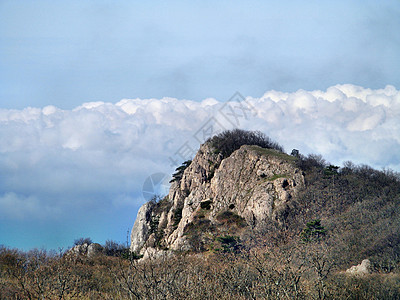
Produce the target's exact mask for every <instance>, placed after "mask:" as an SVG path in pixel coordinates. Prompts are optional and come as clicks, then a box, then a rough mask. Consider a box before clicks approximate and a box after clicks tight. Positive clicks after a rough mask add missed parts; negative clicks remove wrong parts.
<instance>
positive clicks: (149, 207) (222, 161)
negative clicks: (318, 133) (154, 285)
mask: <svg viewBox="0 0 400 300" xmlns="http://www.w3.org/2000/svg"><path fill="white" fill-rule="evenodd" d="M294 160H295V158H294V157H293V156H289V155H287V154H285V153H282V152H280V151H277V150H272V149H265V148H260V147H258V146H248V145H245V146H242V147H241V148H240V149H238V150H236V151H234V152H233V153H232V154H231V155H230V156H229V157H226V158H224V157H223V156H222V155H221V154H220V153H218V150H217V149H215V148H213V147H212V146H211V145H210V144H209V143H205V144H203V145H202V146H201V147H200V150H199V151H198V153H197V154H196V156H195V158H194V159H193V161H192V162H191V164H190V165H189V166H187V168H186V169H185V170H184V171H183V174H182V177H181V178H180V179H177V180H176V181H174V182H172V184H171V187H170V191H169V194H168V196H167V197H165V198H164V199H163V200H161V201H160V202H158V203H154V202H149V203H146V204H144V205H143V206H142V207H141V208H140V210H139V212H138V216H137V218H136V221H135V224H134V226H133V228H132V233H131V251H133V252H136V253H141V254H144V253H145V252H146V251H147V252H149V251H153V252H154V251H155V250H150V249H156V250H157V251H161V250H163V251H165V250H176V251H190V250H202V249H203V248H204V246H205V245H206V244H207V242H212V241H213V239H215V237H216V236H217V235H219V234H221V233H222V232H223V233H229V234H232V233H234V234H239V233H240V231H241V229H242V228H244V227H247V226H252V227H256V226H257V225H258V224H260V223H262V221H263V220H265V219H266V218H269V219H272V220H275V221H276V222H280V223H284V222H285V215H287V213H288V210H289V209H290V205H291V203H292V200H293V199H294V197H295V196H296V194H297V193H298V192H299V190H300V189H301V188H302V187H303V186H304V177H303V174H302V172H301V171H300V170H299V169H298V168H296V166H295V164H294ZM203 250H204V249H203Z"/></svg>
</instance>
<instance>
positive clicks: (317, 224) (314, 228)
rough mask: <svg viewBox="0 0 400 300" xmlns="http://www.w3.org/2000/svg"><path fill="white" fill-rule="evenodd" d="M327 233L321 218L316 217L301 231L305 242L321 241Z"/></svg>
mask: <svg viewBox="0 0 400 300" xmlns="http://www.w3.org/2000/svg"><path fill="white" fill-rule="evenodd" d="M325 235H326V229H325V228H324V226H322V225H321V220H319V219H316V220H313V221H311V222H308V223H307V224H306V228H304V229H303V231H302V232H301V238H302V240H303V242H306V243H308V242H313V241H319V240H321V239H322V238H323V237H325Z"/></svg>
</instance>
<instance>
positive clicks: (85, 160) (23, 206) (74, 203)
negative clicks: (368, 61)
mask: <svg viewBox="0 0 400 300" xmlns="http://www.w3.org/2000/svg"><path fill="white" fill-rule="evenodd" d="M227 100H228V99H227ZM235 127H240V128H243V129H249V130H260V131H262V132H264V133H266V134H267V135H268V136H270V137H271V138H272V139H274V140H276V141H277V142H278V143H280V144H282V145H283V146H284V147H285V149H286V151H287V152H290V151H291V149H293V148H296V149H299V150H300V152H301V153H303V154H309V153H317V154H322V155H323V156H324V158H326V159H327V160H328V161H330V162H332V163H334V164H339V165H340V164H341V163H342V162H343V161H347V160H351V161H353V162H355V163H366V164H369V165H371V166H373V167H376V168H383V167H389V168H392V169H394V170H396V171H400V152H399V151H398V150H399V149H400V91H398V90H396V88H394V87H393V86H386V87H385V88H384V89H379V90H372V89H367V88H362V87H359V86H354V85H350V84H346V85H336V86H332V87H330V88H328V89H327V90H326V91H319V90H316V91H304V90H299V91H297V92H294V93H283V92H279V91H269V92H266V93H265V94H264V95H263V96H262V97H260V98H251V97H247V98H245V99H244V98H243V99H242V98H241V97H240V95H239V94H236V95H235V96H234V97H233V98H232V99H230V101H227V102H218V101H217V100H215V99H211V98H210V99H205V100H203V101H202V102H195V101H190V100H177V99H173V98H163V99H124V100H121V101H119V102H118V103H115V104H112V103H104V102H91V103H85V104H82V105H81V106H79V107H76V108H75V109H73V110H62V109H59V108H57V107H55V106H46V107H44V108H31V107H28V108H25V109H23V110H9V109H0V137H1V138H0V153H1V155H0V175H1V181H0V225H1V226H0V227H3V228H6V227H7V226H8V227H9V226H11V225H10V224H24V222H30V223H32V222H33V223H32V224H35V222H36V223H40V224H41V226H44V225H43V224H53V223H54V222H58V223H57V224H59V225H58V226H59V229H57V228H56V229H54V230H55V235H57V232H58V231H60V232H61V231H63V230H64V229H62V226H70V227H71V230H70V231H68V233H63V234H65V238H64V240H63V238H60V237H59V236H58V238H57V240H56V241H54V242H53V244H52V243H51V242H48V241H45V240H43V241H40V236H39V237H37V238H36V240H35V242H32V245H31V244H29V247H32V246H34V245H36V246H42V245H44V246H49V247H54V246H55V245H54V243H56V242H57V243H62V244H63V245H66V244H67V243H68V242H69V243H71V242H70V241H71V240H69V241H65V239H67V238H69V239H71V236H74V235H75V236H74V237H75V238H76V237H77V236H76V235H79V234H82V235H84V234H85V233H86V232H87V235H90V236H91V237H92V238H94V239H99V240H105V239H107V238H114V236H118V238H116V239H120V240H123V237H122V236H123V235H124V230H125V228H126V227H127V226H129V227H130V226H132V225H133V222H134V218H135V215H136V211H137V209H138V207H139V206H140V205H141V204H142V203H143V202H144V201H145V200H144V198H143V195H142V189H143V183H144V182H145V180H146V178H148V177H149V176H150V175H152V174H155V173H165V174H171V172H173V170H174V168H176V166H177V165H178V164H180V163H181V162H183V160H184V159H185V158H189V157H190V156H191V155H193V153H194V151H196V150H197V148H198V146H199V144H200V143H201V142H203V141H204V140H205V139H206V138H207V137H208V136H209V135H210V134H212V133H215V132H217V130H223V129H231V128H235ZM99 218H101V219H102V220H101V222H100V221H95V220H98V219H99ZM52 222H53V223H52ZM67 224H69V225H67ZM71 224H75V225H76V224H79V226H77V225H76V226H75V225H71ZM91 225H92V226H91ZM49 226H51V225H49ZM14 227H15V228H14V231H13V230H11V231H10V232H13V236H11V235H7V233H6V230H5V229H4V230H3V231H1V230H0V235H1V238H2V241H1V243H6V244H9V245H11V246H14V245H13V243H15V246H21V245H23V242H22V240H24V241H25V243H26V244H27V243H28V242H27V241H28V240H29V238H27V236H26V235H29V229H28V233H25V235H23V234H22V235H21V238H20V239H21V242H17V239H18V238H16V236H15V234H16V231H17V229H16V228H17V227H18V226H16V225H15V226H14ZM82 228H88V229H85V230H86V231H84V232H85V233H83V232H82ZM9 229H10V228H9ZM34 229H35V225H32V226H31V228H30V230H34ZM25 230H27V229H26V228H25ZM57 230H58V231H57ZM117 230H119V231H120V232H118V233H117V232H116V231H117ZM114 234H115V235H114ZM106 235H108V236H106ZM113 235H114V236H113ZM44 236H45V235H44Z"/></svg>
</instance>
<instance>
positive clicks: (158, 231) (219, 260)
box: [0, 130, 400, 299]
mask: <svg viewBox="0 0 400 300" xmlns="http://www.w3.org/2000/svg"><path fill="white" fill-rule="evenodd" d="M399 215H400V176H399V174H398V173H395V172H392V171H390V170H383V171H377V170H374V169H372V168H370V167H368V166H363V165H361V166H356V165H354V164H352V163H351V162H346V163H345V164H344V165H343V166H342V167H339V166H334V165H331V164H330V163H327V162H325V161H324V159H323V158H322V157H321V156H318V155H309V156H307V157H305V156H303V155H302V154H300V153H298V151H292V155H288V154H286V153H285V152H284V151H283V149H282V147H281V146H279V145H278V144H277V143H275V142H273V141H271V140H270V139H269V138H268V137H266V136H265V135H263V134H261V133H259V132H246V131H242V130H234V131H228V132H223V133H221V134H220V135H217V136H214V137H213V138H211V139H209V140H208V141H207V142H206V143H205V144H203V145H202V146H201V147H200V149H199V151H198V153H197V154H196V156H195V157H194V158H193V160H192V161H187V162H184V163H183V164H182V166H181V167H178V168H177V170H176V172H175V173H174V174H173V179H172V181H171V188H170V191H169V195H168V196H166V197H164V198H163V199H154V200H153V201H150V202H149V203H146V204H144V205H143V206H142V207H141V208H140V210H139V212H138V215H137V218H136V221H135V224H134V226H133V229H132V233H131V245H130V249H128V248H127V247H126V246H123V245H119V244H117V243H114V242H112V241H107V242H106V244H105V245H104V246H101V245H99V244H96V243H92V241H91V240H90V239H78V240H76V243H75V244H76V246H75V247H73V248H72V249H71V250H69V251H64V252H63V251H60V252H59V253H57V254H55V253H47V252H46V251H44V250H37V249H34V250H32V251H29V252H22V251H19V250H16V249H8V248H5V247H1V246H0V299H400V232H399V228H400V218H399Z"/></svg>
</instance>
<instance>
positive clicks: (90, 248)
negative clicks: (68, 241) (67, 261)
mask: <svg viewBox="0 0 400 300" xmlns="http://www.w3.org/2000/svg"><path fill="white" fill-rule="evenodd" d="M102 251H103V247H102V246H101V245H100V244H98V243H91V244H88V243H84V244H82V245H76V246H74V247H72V248H71V249H69V250H68V252H67V253H68V254H71V255H84V256H87V257H88V258H93V257H95V256H96V255H98V254H100V253H102Z"/></svg>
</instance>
